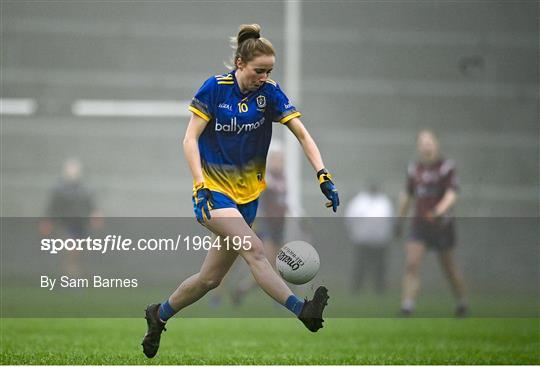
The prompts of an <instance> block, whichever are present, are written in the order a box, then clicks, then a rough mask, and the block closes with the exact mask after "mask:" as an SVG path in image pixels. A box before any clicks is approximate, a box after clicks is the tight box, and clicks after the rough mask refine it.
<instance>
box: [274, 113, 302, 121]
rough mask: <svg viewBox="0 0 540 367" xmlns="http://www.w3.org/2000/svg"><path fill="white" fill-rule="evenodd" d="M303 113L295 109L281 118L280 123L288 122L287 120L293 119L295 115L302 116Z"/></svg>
mask: <svg viewBox="0 0 540 367" xmlns="http://www.w3.org/2000/svg"><path fill="white" fill-rule="evenodd" d="M300 116H302V114H301V113H300V112H298V111H294V112H293V113H291V114H289V115H287V116H285V117H283V118H282V119H281V120H279V122H280V123H282V124H286V123H287V122H289V121H291V120H292V119H293V118H295V117H300Z"/></svg>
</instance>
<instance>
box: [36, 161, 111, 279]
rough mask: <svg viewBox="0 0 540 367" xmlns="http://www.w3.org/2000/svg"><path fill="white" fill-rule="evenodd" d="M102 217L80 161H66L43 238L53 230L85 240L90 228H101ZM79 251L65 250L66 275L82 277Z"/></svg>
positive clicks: (50, 203) (52, 196)
mask: <svg viewBox="0 0 540 367" xmlns="http://www.w3.org/2000/svg"><path fill="white" fill-rule="evenodd" d="M102 218H103V217H102V215H101V213H100V212H99V210H97V209H96V204H95V199H94V196H93V195H92V194H91V192H90V190H89V189H88V188H87V187H86V185H85V184H84V182H83V166H82V163H81V162H80V161H79V160H78V159H77V158H69V159H67V160H66V161H65V162H64V164H63V167H62V177H61V179H60V181H59V182H58V184H56V185H55V186H54V188H53V189H52V191H51V194H50V198H49V200H48V204H47V210H46V217H45V218H43V219H42V220H41V221H40V224H39V227H40V228H39V229H40V234H41V235H42V236H49V235H50V234H51V233H52V232H53V230H55V227H56V230H57V231H58V232H59V234H60V235H61V236H64V237H66V238H73V239H78V238H86V237H87V236H88V235H89V231H90V230H91V229H98V228H100V227H101V226H102V224H103V223H102V222H103V219H102ZM78 253H79V251H66V253H65V254H64V257H63V259H64V260H63V268H64V269H63V272H64V274H65V275H69V276H77V275H80V272H81V269H80V264H79V260H78V256H79V255H78Z"/></svg>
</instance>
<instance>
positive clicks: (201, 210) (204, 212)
mask: <svg viewBox="0 0 540 367" xmlns="http://www.w3.org/2000/svg"><path fill="white" fill-rule="evenodd" d="M212 206H213V198H212V192H211V191H210V190H209V189H207V188H206V187H204V182H201V183H198V184H195V186H193V211H194V212H195V217H196V218H197V222H199V223H201V224H203V223H204V222H205V221H207V220H209V219H210V218H212V216H211V215H210V209H212Z"/></svg>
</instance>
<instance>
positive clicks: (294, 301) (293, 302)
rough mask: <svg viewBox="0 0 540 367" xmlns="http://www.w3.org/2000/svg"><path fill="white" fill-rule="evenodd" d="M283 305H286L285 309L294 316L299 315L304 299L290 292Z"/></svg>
mask: <svg viewBox="0 0 540 367" xmlns="http://www.w3.org/2000/svg"><path fill="white" fill-rule="evenodd" d="M284 306H285V307H287V309H288V310H290V311H291V312H292V313H294V314H295V315H296V316H300V312H302V307H304V301H303V300H302V299H300V298H298V297H296V296H295V295H294V294H291V295H290V296H289V298H287V301H285V305H284Z"/></svg>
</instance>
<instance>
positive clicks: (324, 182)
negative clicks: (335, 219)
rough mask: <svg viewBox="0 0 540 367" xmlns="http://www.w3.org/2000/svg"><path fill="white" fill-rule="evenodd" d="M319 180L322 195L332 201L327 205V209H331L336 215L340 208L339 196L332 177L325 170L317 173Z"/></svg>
mask: <svg viewBox="0 0 540 367" xmlns="http://www.w3.org/2000/svg"><path fill="white" fill-rule="evenodd" d="M317 178H318V179H319V184H320V186H321V191H322V193H323V194H324V196H326V198H327V199H328V200H330V201H329V202H328V203H326V207H327V208H330V207H331V208H332V210H333V211H334V213H335V212H336V211H337V207H338V206H339V195H338V191H337V189H336V186H335V185H334V183H333V182H332V175H331V174H330V173H328V171H327V170H326V169H324V168H323V169H322V170H320V171H319V172H317Z"/></svg>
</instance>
